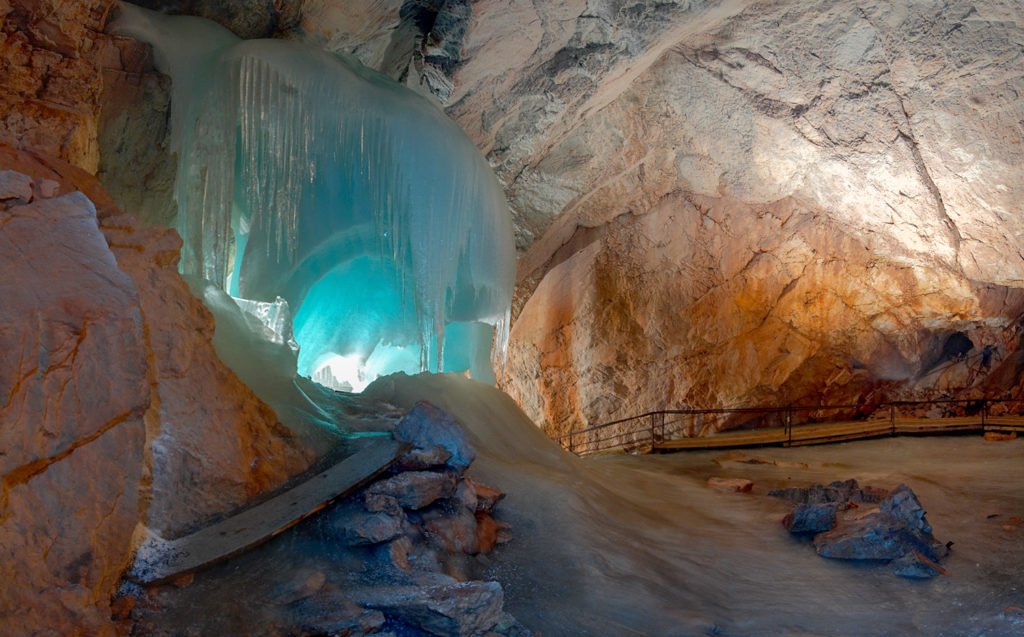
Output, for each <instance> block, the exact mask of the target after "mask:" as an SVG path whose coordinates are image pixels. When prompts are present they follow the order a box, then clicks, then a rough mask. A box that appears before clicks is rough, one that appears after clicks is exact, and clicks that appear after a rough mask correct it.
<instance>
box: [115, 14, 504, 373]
mask: <svg viewBox="0 0 1024 637" xmlns="http://www.w3.org/2000/svg"><path fill="white" fill-rule="evenodd" d="M200 27H201V28H200ZM114 28H115V29H116V30H117V31H118V32H120V33H124V34H127V35H132V36H134V37H137V38H140V39H142V40H144V41H147V42H149V43H150V44H152V45H153V46H154V49H155V51H156V61H157V64H158V66H159V67H160V68H161V70H164V71H165V72H168V73H169V74H171V76H172V80H173V82H174V105H173V106H174V122H175V131H174V136H175V146H176V148H178V149H179V155H178V156H179V166H178V175H177V184H176V198H177V202H178V206H179V214H178V227H179V231H180V233H181V235H182V238H183V240H184V247H183V254H182V269H183V271H184V273H186V274H194V275H199V276H202V277H204V278H206V279H208V280H210V281H213V282H215V283H216V284H218V285H220V286H223V287H224V288H225V289H226V290H227V291H228V292H229V293H230V294H232V295H233V296H236V297H243V298H246V299H261V300H266V301H269V300H272V299H274V298H275V297H277V296H281V297H283V298H284V299H286V300H287V301H288V302H289V303H290V305H291V307H292V309H293V310H294V312H295V317H296V322H295V334H296V340H298V342H299V344H300V345H301V347H302V350H301V351H302V353H301V354H300V360H299V373H301V374H303V375H307V376H309V375H312V374H314V373H315V372H317V371H318V370H319V369H321V368H322V367H323V366H325V365H327V364H328V361H329V360H330V358H331V356H340V357H353V358H354V359H356V360H358V361H359V362H360V364H361V365H364V364H365V362H366V361H367V359H369V358H371V357H372V356H373V355H374V352H375V350H376V349H377V348H378V347H384V348H391V349H400V350H411V352H412V354H413V355H414V358H415V359H416V360H417V368H418V369H447V370H451V369H453V368H451V367H447V366H446V362H448V363H454V361H449V360H448V358H447V357H446V350H447V349H448V348H455V350H457V351H456V358H458V359H460V360H462V361H470V363H471V364H467V365H466V366H465V367H461V368H459V371H461V370H463V369H472V373H474V375H477V374H482V375H484V377H485V378H486V377H487V376H489V374H490V371H489V365H487V366H485V367H487V368H488V369H487V370H486V371H484V370H479V369H476V368H474V365H476V367H479V365H478V364H477V361H479V360H480V358H481V355H482V356H483V357H484V358H486V357H487V356H488V355H489V354H490V352H491V350H492V340H493V335H494V330H493V329H491V328H493V327H494V326H501V325H504V324H505V322H507V320H503V318H504V317H505V316H506V314H507V311H508V307H509V303H510V300H511V294H512V285H513V278H514V251H513V243H512V231H511V223H510V219H509V215H508V210H507V205H506V203H505V199H504V194H503V192H502V189H501V187H500V185H499V184H498V182H497V180H496V178H495V177H494V175H493V173H492V172H491V170H490V168H489V167H488V165H487V164H486V162H485V161H484V159H483V158H482V157H481V155H480V154H479V152H478V151H477V149H476V148H475V146H474V145H473V144H472V142H471V141H470V140H469V139H468V138H467V137H466V136H465V134H463V132H462V131H461V130H460V129H459V128H458V127H457V126H456V125H455V124H454V123H453V122H452V121H451V120H449V119H448V118H447V117H446V116H445V115H444V113H443V112H441V111H440V110H438V109H437V108H436V107H435V106H434V105H433V104H431V103H430V102H428V101H427V100H425V99H423V98H422V97H420V96H418V95H415V94H414V93H412V92H411V91H408V90H407V89H405V88H404V87H402V86H400V85H398V84H395V83H394V82H391V81H390V80H388V79H387V78H384V77H383V76H379V75H377V74H375V73H373V72H371V71H369V70H366V69H364V68H361V67H358V66H354V65H351V64H349V63H348V62H346V61H345V60H343V59H341V58H339V57H337V56H334V55H331V54H328V53H326V52H323V51H319V50H316V49H312V48H310V47H306V46H304V45H301V44H298V43H293V42H285V41H279V40H253V41H241V40H238V39H237V38H234V39H232V38H233V37H234V36H231V35H230V34H228V33H226V32H222V31H223V30H219V27H218V28H213V27H208V26H207V25H201V24H199V23H197V22H196V20H195V19H187V20H186V19H183V18H180V17H175V16H161V15H158V14H155V13H151V12H148V11H145V10H142V9H139V8H137V7H131V6H129V5H122V8H121V15H120V17H119V18H118V20H117V21H116V22H115V24H114ZM197 29H198V30H197ZM207 31H210V33H209V34H208V36H209V37H207V38H205V39H204V38H197V37H196V33H200V32H202V33H206V32H207ZM453 324H479V325H484V326H488V329H487V330H480V329H456V330H451V329H450V326H451V325H453ZM498 331H499V332H500V333H499V336H500V337H501V338H502V339H504V338H507V336H506V332H507V330H506V329H504V328H502V329H500V330H498ZM452 332H454V334H453V333H452ZM497 345H498V346H497V347H496V348H495V350H496V351H498V352H499V353H500V352H502V351H504V342H503V341H499V342H498V344H497ZM379 358H381V356H378V359H379ZM401 358H403V364H404V362H405V359H407V358H408V356H406V357H401ZM395 369H404V367H397V368H389V369H384V370H383V371H385V372H387V371H394V370H395ZM361 371H362V372H367V371H368V370H366V369H362V370H361ZM374 373H377V372H374Z"/></svg>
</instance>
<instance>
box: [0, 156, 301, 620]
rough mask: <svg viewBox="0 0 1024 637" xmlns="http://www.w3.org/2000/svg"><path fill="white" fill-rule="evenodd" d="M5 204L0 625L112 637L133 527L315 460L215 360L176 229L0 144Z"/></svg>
mask: <svg viewBox="0 0 1024 637" xmlns="http://www.w3.org/2000/svg"><path fill="white" fill-rule="evenodd" d="M79 191H84V192H86V193H89V195H90V197H89V198H87V197H86V196H85V195H84V194H83V193H82V192H79ZM90 198H91V199H90ZM94 203H95V205H94ZM0 204H2V211H0V263H2V264H3V267H4V277H2V281H0V290H2V293H3V298H4V303H3V304H2V308H0V341H2V343H0V345H2V347H0V395H2V396H3V403H2V405H0V448H2V449H3V453H2V454H0V476H2V478H0V479H2V485H3V492H2V493H3V496H2V500H0V547H2V550H3V554H4V560H3V567H2V570H0V573H2V574H3V575H4V577H3V579H4V581H5V582H6V584H4V585H0V625H3V626H6V627H13V626H17V627H18V630H20V631H21V632H18V633H16V634H25V635H34V634H62V635H63V634H66V635H106V634H113V633H114V632H115V628H114V626H113V624H111V620H110V617H111V611H110V606H109V604H110V596H111V594H112V593H113V592H114V586H115V585H116V583H117V581H118V579H119V578H120V574H121V571H122V570H123V568H124V567H125V566H126V565H127V563H128V560H129V559H130V557H131V551H132V548H133V547H132V536H133V533H135V531H136V528H137V527H138V526H139V525H144V526H146V527H148V528H150V529H153V530H155V531H157V532H158V533H160V534H163V535H165V536H172V535H175V534H177V533H181V532H183V531H185V530H187V529H189V528H190V527H192V526H195V525H197V524H201V523H203V522H205V521H206V520H208V519H210V518H211V517H214V516H217V515H221V514H224V513H226V512H228V511H230V510H232V509H235V508H237V507H239V506H241V505H243V504H244V503H246V502H248V501H249V500H251V499H252V498H253V497H255V496H258V495H259V494H261V493H264V492H266V491H268V490H270V489H273V488H275V487H277V486H280V485H281V484H282V483H283V482H284V481H285V480H287V479H288V478H289V477H290V476H292V475H294V474H296V473H298V472H301V471H303V470H304V469H306V468H307V467H308V466H309V465H310V464H311V462H312V461H313V460H314V459H315V455H316V454H315V452H314V450H312V449H310V448H309V447H307V446H306V445H305V441H302V440H297V439H295V438H294V437H293V436H292V435H291V433H290V432H289V431H288V430H287V429H286V428H285V427H284V426H283V425H281V424H280V423H279V422H278V420H277V418H276V416H275V415H274V413H273V412H272V411H271V410H270V409H269V408H268V407H267V406H266V405H265V404H263V403H262V402H260V401H259V400H258V399H257V398H256V397H255V396H254V395H253V394H252V392H251V391H250V390H249V389H248V388H247V387H245V385H243V384H242V383H241V381H239V380H238V379H237V377H235V375H234V374H233V373H231V372H230V371H229V370H228V369H227V368H226V367H225V366H224V365H223V364H222V363H221V362H220V361H219V360H218V359H217V357H216V354H215V352H214V350H213V345H212V343H211V339H212V335H213V321H212V318H211V317H210V314H209V312H208V311H207V310H206V309H205V308H204V307H203V305H202V304H201V303H200V302H199V301H198V300H197V299H195V298H194V297H192V296H191V294H190V293H189V291H188V288H187V286H186V285H185V283H184V281H183V280H182V279H181V278H180V276H179V275H178V274H177V269H176V265H177V260H178V248H179V246H180V240H179V239H178V238H177V235H176V234H175V233H174V231H172V230H164V229H149V230H140V229H138V228H137V224H136V222H135V221H134V219H132V218H131V217H129V216H127V215H124V214H123V213H121V212H120V211H119V210H118V209H117V208H116V206H115V205H114V204H113V202H112V200H111V199H110V197H109V196H107V195H106V194H105V193H104V192H103V191H102V188H101V187H100V186H99V185H98V183H97V182H96V181H95V179H94V178H92V177H91V176H90V175H88V174H87V173H84V172H83V171H81V170H79V169H76V168H74V167H73V166H70V165H69V164H67V163H66V162H63V161H60V160H56V159H53V158H47V157H44V156H39V155H33V154H30V153H26V152H19V151H15V150H13V149H10V148H4V147H0Z"/></svg>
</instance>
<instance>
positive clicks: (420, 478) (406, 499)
mask: <svg viewBox="0 0 1024 637" xmlns="http://www.w3.org/2000/svg"><path fill="white" fill-rule="evenodd" d="M454 493H455V476H453V475H452V474H450V473H437V472H434V471H407V472H405V473H400V474H398V475H396V476H392V477H390V478H388V479H387V480H381V481H380V482H377V483H374V484H372V485H370V486H369V487H368V488H367V489H366V495H367V497H370V496H376V495H387V496H391V497H392V498H394V499H395V500H397V501H398V503H399V504H400V505H401V506H402V508H403V509H409V510H413V511H415V510H417V509H422V508H423V507H426V506H428V505H430V504H433V503H434V502H436V501H437V500H440V499H442V498H450V497H451V496H452V495H453V494H454Z"/></svg>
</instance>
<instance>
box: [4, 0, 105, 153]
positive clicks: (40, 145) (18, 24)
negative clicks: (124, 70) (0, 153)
mask: <svg viewBox="0 0 1024 637" xmlns="http://www.w3.org/2000/svg"><path fill="white" fill-rule="evenodd" d="M113 4H114V0H81V1H76V2H63V1H61V0H10V2H9V3H4V5H3V6H0V13H4V14H6V15H3V27H2V28H0V143H6V144H11V145H14V146H18V147H21V148H25V149H31V150H35V151H39V152H45V153H48V154H50V155H54V156H57V157H60V158H62V159H65V160H67V161H69V162H71V163H72V164H75V165H76V166H80V167H82V168H84V169H86V170H88V171H90V172H95V171H96V167H97V165H98V162H99V146H98V144H97V129H98V115H99V99H100V93H101V91H102V85H103V81H102V77H101V73H100V67H99V65H98V60H97V58H96V50H97V47H98V42H99V41H100V40H102V39H103V38H104V37H105V36H104V35H103V34H102V31H103V27H104V25H105V23H106V18H107V14H108V13H109V11H110V9H111V7H112V6H113Z"/></svg>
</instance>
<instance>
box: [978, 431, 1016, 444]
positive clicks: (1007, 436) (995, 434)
mask: <svg viewBox="0 0 1024 637" xmlns="http://www.w3.org/2000/svg"><path fill="white" fill-rule="evenodd" d="M1016 439H1017V432H1016V431H1010V432H1003V431H986V432H985V440H988V441H989V442H1007V441H1009V440H1016Z"/></svg>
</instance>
